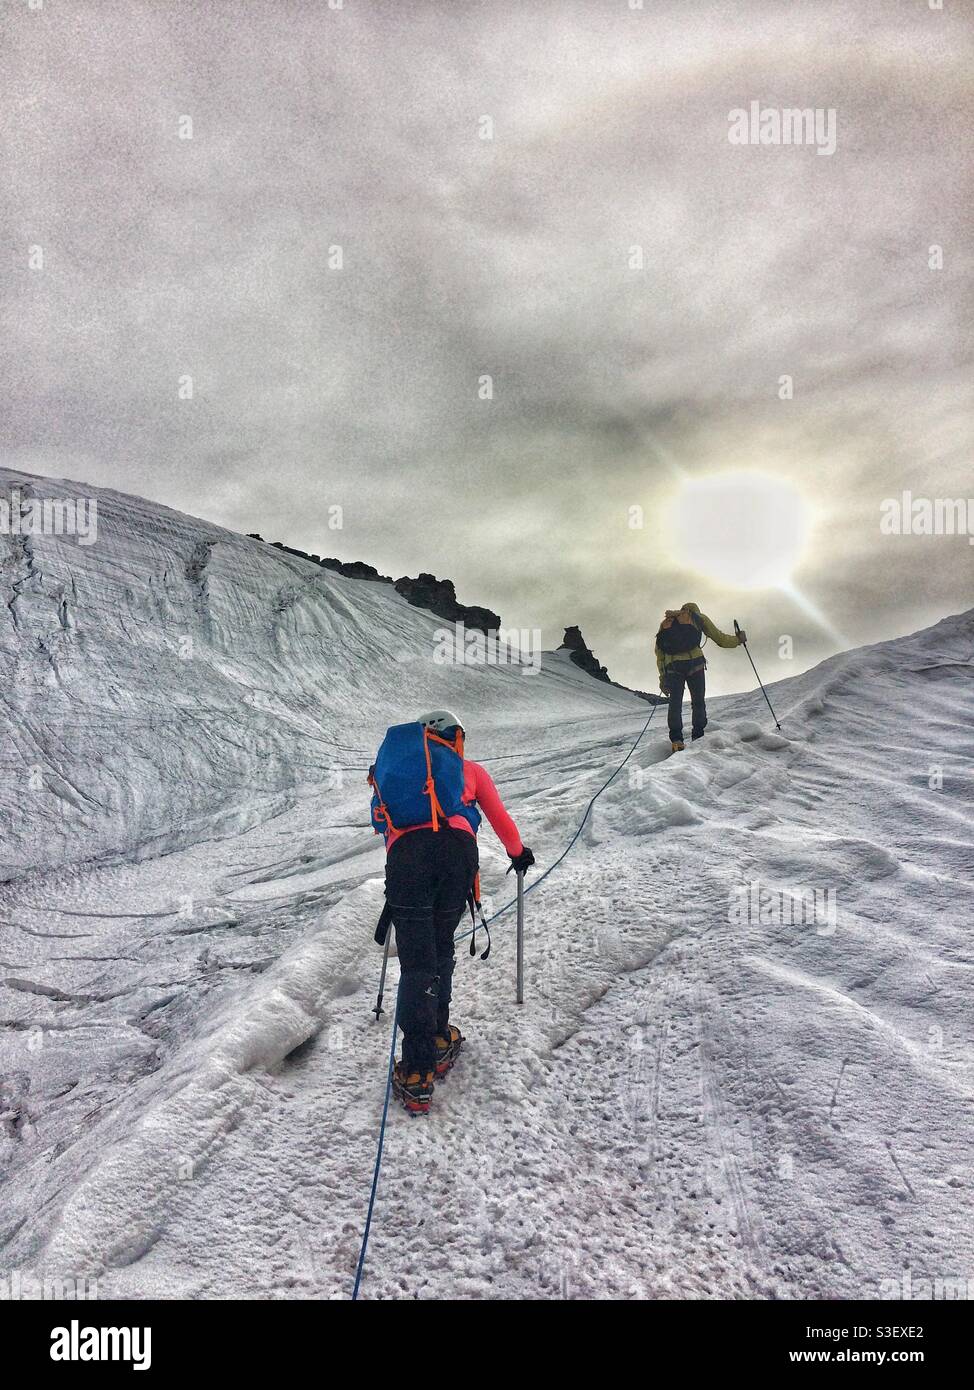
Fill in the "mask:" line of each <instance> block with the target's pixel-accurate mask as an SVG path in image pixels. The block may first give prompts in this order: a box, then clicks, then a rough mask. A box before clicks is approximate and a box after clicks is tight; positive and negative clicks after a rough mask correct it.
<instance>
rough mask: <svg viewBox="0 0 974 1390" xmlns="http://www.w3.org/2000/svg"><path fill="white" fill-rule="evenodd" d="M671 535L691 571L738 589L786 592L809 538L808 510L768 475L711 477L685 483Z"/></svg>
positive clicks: (798, 496) (679, 559)
mask: <svg viewBox="0 0 974 1390" xmlns="http://www.w3.org/2000/svg"><path fill="white" fill-rule="evenodd" d="M668 530H669V535H670V537H671V541H672V546H673V557H674V559H675V560H676V561H677V562H678V563H679V564H680V565H682V566H684V567H686V568H687V569H694V570H697V571H698V572H699V573H700V574H702V575H706V576H707V578H709V579H714V580H717V581H718V582H719V583H721V584H729V585H732V586H733V587H734V588H737V589H773V588H786V587H788V586H789V585H790V583H791V576H792V574H793V572H794V570H795V568H796V567H797V565H798V564H799V562H800V560H801V558H802V553H803V551H804V548H805V542H806V540H807V537H808V532H809V515H808V507H807V505H806V503H805V500H804V498H803V497H802V495H801V493H800V492H799V491H798V489H797V488H795V487H793V486H792V484H791V483H788V482H784V481H783V480H782V479H780V478H773V477H771V476H770V475H769V474H767V473H758V472H749V471H739V472H727V473H712V474H710V475H708V476H707V477H705V478H688V479H687V480H686V482H684V483H683V485H682V486H681V488H680V491H679V492H678V493H677V495H676V497H675V498H674V501H673V505H672V508H671V512H670V517H669V527H668Z"/></svg>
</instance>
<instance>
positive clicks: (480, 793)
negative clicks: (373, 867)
mask: <svg viewBox="0 0 974 1390" xmlns="http://www.w3.org/2000/svg"><path fill="white" fill-rule="evenodd" d="M463 800H464V802H465V803H466V804H467V805H468V806H474V805H476V806H477V807H478V808H479V810H481V811H483V813H484V815H485V816H486V817H487V819H488V820H489V821H490V824H491V826H492V827H493V830H494V832H495V834H496V835H497V838H498V839H499V840H500V842H501V844H502V845H503V846H504V848H505V850H506V851H507V853H508V854H509V855H511V856H512V858H516V857H517V855H519V854H520V853H521V850H522V849H523V848H524V846H523V845H522V844H521V837H520V835H519V834H518V829H517V826H516V825H515V824H514V822H513V820H512V819H511V817H510V815H509V814H508V812H507V809H506V808H505V806H504V803H503V801H501V797H500V792H499V791H498V790H497V788H496V787H495V786H494V779H493V778H492V777H491V775H490V773H489V772H488V771H487V769H486V768H485V767H481V765H480V763H474V762H471V761H470V759H469V758H464V760H463ZM430 824H431V825H432V821H431V822H430ZM449 824H450V825H452V826H455V827H456V829H457V830H466V831H468V832H469V833H470V834H471V835H473V834H474V833H475V831H474V828H473V826H472V825H471V824H470V822H469V821H468V820H467V818H466V816H450V818H449ZM419 829H421V827H420V826H417V825H411V826H409V827H408V828H407V829H405V830H390V831H389V833H388V835H387V836H386V849H387V850H388V849H389V848H390V846H392V845H393V844H395V842H396V840H398V839H399V836H400V835H408V834H409V831H410V830H419Z"/></svg>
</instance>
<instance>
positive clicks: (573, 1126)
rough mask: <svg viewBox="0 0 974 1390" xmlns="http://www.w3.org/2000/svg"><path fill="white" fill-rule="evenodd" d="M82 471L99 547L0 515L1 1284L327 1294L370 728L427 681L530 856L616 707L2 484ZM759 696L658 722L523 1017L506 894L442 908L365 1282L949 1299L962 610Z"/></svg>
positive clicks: (587, 682)
mask: <svg viewBox="0 0 974 1390" xmlns="http://www.w3.org/2000/svg"><path fill="white" fill-rule="evenodd" d="M81 490H83V491H84V492H85V493H86V494H89V495H92V496H95V497H97V503H98V512H97V520H98V531H97V539H96V540H95V542H94V543H93V544H90V545H81V544H79V543H78V539H77V538H76V537H72V536H69V535H50V534H30V535H25V534H20V535H17V534H6V535H0V590H2V601H3V616H2V618H0V667H2V670H0V835H2V854H0V1074H2V1079H0V1282H4V1286H5V1287H10V1281H11V1280H16V1279H19V1280H27V1279H34V1278H44V1277H46V1278H49V1279H50V1280H51V1281H57V1280H62V1281H70V1280H77V1281H81V1280H86V1281H93V1282H94V1284H95V1285H96V1286H97V1289H98V1291H99V1292H100V1293H101V1294H102V1295H103V1296H133V1297H150V1296H160V1295H161V1296H171V1297H203V1298H226V1297H233V1296H252V1297H259V1298H287V1297H319V1298H320V1297H345V1296H347V1295H348V1293H349V1291H350V1288H351V1283H352V1279H353V1277H354V1271H355V1263H356V1259H357V1257H358V1251H359V1242H360V1239H361V1231H362V1223H363V1220H364V1215H365V1209H366V1204H367V1201H368V1195H369V1186H370V1182H371V1175H372V1162H373V1158H374V1153H375V1142H376V1138H377V1134H378V1127H379V1120H380V1116H381V1111H382V1100H383V1094H384V1080H385V1068H386V1060H387V1056H388V1045H389V1035H388V1031H387V1027H386V1023H387V1021H388V1015H386V1016H385V1017H384V1019H383V1020H382V1022H381V1023H379V1024H377V1023H376V1022H375V1020H374V1019H373V1017H372V1015H371V1013H370V1008H371V1005H372V1003H373V1000H374V995H375V989H376V984H377V978H378V969H379V956H378V951H377V948H376V947H375V945H374V944H373V942H372V928H373V926H374V922H375V917H376V916H377V914H378V911H379V907H380V905H381V899H382V864H383V854H382V849H381V846H380V844H379V842H378V840H377V839H376V838H375V837H374V836H373V835H372V833H371V831H370V829H369V826H368V815H367V805H368V792H367V788H366V786H365V782H364V777H365V771H366V768H367V766H368V763H369V761H370V758H371V756H372V753H373V751H374V749H375V747H376V745H377V742H378V740H379V738H380V736H381V733H382V731H383V729H384V728H385V726H386V725H387V724H389V723H393V722H397V721H399V720H401V719H405V718H409V717H411V716H412V715H414V714H415V713H417V712H418V711H419V710H420V709H422V708H426V707H429V706H431V705H447V706H449V707H453V708H457V709H458V710H460V711H462V713H463V716H464V718H465V722H466V725H467V728H468V731H469V736H468V747H469V750H470V752H471V755H472V756H474V757H477V758H478V759H480V760H482V761H484V762H485V763H486V764H487V765H488V767H489V768H490V769H491V771H492V773H493V774H494V776H495V778H496V780H497V783H498V785H499V787H500V789H501V792H502V794H503V796H504V797H505V800H506V801H507V803H508V805H509V807H510V809H511V810H512V813H513V814H514V816H515V818H516V819H517V820H518V823H519V825H520V827H521V830H522V834H523V836H524V839H525V841H526V842H527V843H529V844H531V845H532V847H533V848H534V850H535V853H536V855H537V857H538V860H539V867H541V868H543V867H544V866H545V865H546V864H550V863H551V862H552V861H553V860H554V859H555V858H556V857H557V856H558V855H559V854H560V853H561V851H562V849H563V848H564V846H565V845H566V844H567V842H568V841H569V840H570V838H571V836H572V834H573V833H574V830H575V828H576V827H577V825H578V823H579V821H580V819H581V817H582V814H583V812H584V810H585V807H586V805H587V804H588V802H589V799H590V798H591V796H592V795H593V793H594V792H595V791H596V790H597V789H598V788H599V787H600V786H601V785H602V783H604V782H605V780H606V778H607V777H608V776H609V774H610V773H611V772H612V770H613V769H614V768H615V767H616V766H618V764H619V763H621V762H622V760H623V759H624V758H625V756H626V754H627V752H628V751H629V750H630V748H631V747H632V745H633V743H634V741H635V740H636V739H637V736H638V735H639V733H640V731H641V730H642V729H643V726H644V724H645V722H646V719H647V715H648V713H649V707H648V706H647V705H646V703H645V702H643V701H641V700H639V699H637V698H636V697H635V696H633V695H631V694H629V693H627V692H625V691H623V690H621V689H618V688H616V687H612V686H610V685H606V684H604V683H601V682H599V681H596V680H593V679H592V678H591V677H590V676H588V675H586V674H585V673H584V672H583V671H581V670H580V669H579V668H578V667H577V666H574V665H573V664H572V663H571V662H570V660H569V659H568V657H567V656H566V655H565V654H564V653H556V652H550V653H546V654H545V656H544V659H543V662H542V664H541V669H540V671H536V672H534V673H532V674H528V672H527V670H526V669H524V668H521V667H518V666H504V665H476V664H469V665H444V664H442V663H441V662H440V661H438V660H437V650H438V646H437V640H436V634H437V632H438V631H440V630H441V629H442V628H443V626H444V625H443V623H442V622H441V620H440V619H438V618H436V617H434V616H433V615H432V614H430V613H427V612H425V611H424V610H421V609H418V608H415V607H411V606H410V605H409V604H408V603H406V601H405V600H404V599H403V598H401V597H400V596H399V595H398V594H397V593H396V592H395V591H394V590H393V589H392V587H391V586H390V585H384V584H379V583H372V582H368V581H365V580H357V579H348V578H344V577H343V576H341V575H338V574H334V573H330V572H328V571H326V570H323V569H321V568H319V567H317V566H315V565H312V564H310V563H308V562H306V561H303V560H301V559H298V558H296V557H294V556H291V555H288V554H286V553H284V552H282V551H280V550H277V549H275V548H273V547H271V546H269V545H266V544H264V543H263V542H261V541H258V540H253V539H250V538H247V537H244V536H240V535H236V534H234V533H232V532H228V531H225V530H222V529H221V528H219V527H216V526H212V525H209V524H207V523H206V522H203V521H199V520H196V519H194V518H191V517H187V516H182V515H180V514H178V513H175V512H173V511H170V510H168V509H166V508H165V507H162V506H159V505H157V504H154V503H149V502H145V501H141V500H139V499H137V498H134V497H128V496H125V495H123V494H120V493H116V492H110V491H107V490H95V489H90V488H87V487H85V488H84V489H80V488H79V485H77V484H71V483H68V482H62V481H60V480H56V479H50V478H39V477H36V478H35V477H33V476H29V475H26V474H19V473H12V472H0V493H3V494H4V495H7V496H10V495H11V493H12V492H13V491H17V492H18V493H19V494H20V495H21V497H22V498H24V499H29V498H35V499H43V498H44V497H58V496H65V495H72V494H73V495H76V494H77V493H78V492H79V491H81ZM657 606H658V607H660V606H662V604H659V605H657ZM570 616H571V614H567V615H566V617H570ZM649 621H650V619H649V617H648V615H647V624H649ZM650 644H651V633H650V631H649V626H647V668H649V667H650V665H651V653H650V651H649V647H650ZM718 659H720V660H737V659H739V658H738V656H737V654H735V653H721V654H720V655H719V658H718ZM771 694H772V699H773V701H774V703H775V707H776V709H777V711H778V714H779V717H780V718H781V721H782V726H783V728H782V731H781V732H780V733H779V732H777V731H775V730H774V729H773V727H770V724H771V721H770V719H769V716H768V712H767V707H766V706H765V705H764V701H763V699H762V697H761V695H760V692H756V693H754V694H750V695H744V696H734V697H727V698H723V699H717V700H713V701H712V702H711V724H710V727H709V728H708V732H707V737H706V739H704V740H703V741H702V742H701V743H699V744H696V745H694V746H692V747H688V749H687V751H686V752H685V753H682V754H679V755H677V756H674V757H671V756H670V751H669V744H668V741H667V739H666V735H665V727H664V713H663V712H662V711H660V712H659V713H657V714H656V715H655V717H654V719H653V721H652V722H651V723H650V726H649V728H648V730H646V732H645V734H644V735H643V737H642V739H641V740H640V742H639V744H638V746H637V747H636V750H635V752H634V753H633V755H632V757H631V758H630V760H629V762H628V763H627V765H626V767H625V768H624V769H623V771H622V772H621V773H620V775H619V776H618V777H617V778H616V779H615V780H614V781H613V782H612V783H611V785H610V786H609V787H608V788H607V790H606V791H605V792H604V793H603V795H602V796H601V797H600V798H599V800H598V801H597V802H596V804H595V807H594V808H593V810H592V813H591V815H590V816H589V818H588V820H587V822H586V825H585V829H584V831H583V833H582V835H581V836H580V838H579V841H578V843H577V844H576V845H575V847H574V848H573V850H572V852H571V854H570V855H569V857H568V858H567V859H566V861H565V862H564V864H562V865H561V866H560V867H559V868H558V869H556V870H555V872H554V873H553V874H552V875H551V876H550V877H549V878H548V879H547V880H546V881H545V882H544V884H542V885H540V886H539V888H538V890H537V891H536V892H533V893H532V894H531V896H530V897H529V899H528V914H527V916H528V920H527V997H526V1002H525V1004H524V1005H523V1006H522V1007H520V1008H519V1007H518V1006H517V1005H516V1004H515V1003H514V997H513V996H514V989H513V939H512V928H511V924H510V914H507V915H506V916H504V917H501V918H500V919H499V920H498V922H497V923H496V925H495V929H494V948H493V951H492V954H491V957H490V960H489V961H487V962H486V963H482V962H480V961H479V960H476V959H471V958H470V956H469V955H468V954H467V952H466V943H465V942H464V943H462V944H461V946H460V950H459V956H460V960H459V965H458V970H457V978H456V988H455V1008H456V1016H457V1019H458V1021H459V1022H460V1023H461V1026H462V1027H463V1028H464V1031H465V1033H467V1035H468V1038H469V1042H468V1045H467V1048H466V1050H465V1052H464V1055H463V1058H462V1061H461V1063H460V1064H459V1065H458V1067H457V1068H456V1070H455V1072H454V1073H453V1075H452V1076H451V1078H450V1080H449V1081H448V1082H447V1083H445V1084H444V1085H442V1086H440V1087H439V1088H438V1090H437V1094H436V1099H435V1105H434V1111H433V1114H432V1115H431V1116H430V1117H429V1119H428V1121H422V1122H410V1121H409V1119H408V1118H407V1117H406V1116H405V1115H403V1114H401V1113H395V1114H394V1115H392V1116H391V1118H390V1123H389V1132H388V1135H387V1141H386V1146H385V1159H384V1167H383V1173H382V1180H381V1185H380V1189H379V1198H378V1202H377V1205H376V1212H375V1222H374V1226H373V1234H372V1241H371V1245H370V1250H369V1258H368V1264H367V1267H366V1276H365V1281H364V1284H363V1296H366V1297H376V1298H379V1297H421V1298H447V1297H462V1298H481V1299H482V1298H562V1297H579V1298H593V1297H596V1298H597V1297H611V1298H667V1297H698V1298H754V1297H757V1298H850V1297H877V1296H886V1297H915V1298H928V1297H931V1296H934V1294H936V1292H937V1289H938V1288H941V1289H943V1288H945V1287H950V1288H952V1289H955V1290H956V1289H958V1288H961V1287H964V1288H966V1289H967V1294H966V1296H969V1294H970V1292H971V1291H972V1289H974V1236H972V1226H974V1223H972V1208H974V1201H972V1183H974V1170H972V1163H971V1154H972V1138H974V1123H972V1112H974V1091H972V1085H974V1066H972V1056H974V1053H972V1027H974V1024H972V1009H971V986H972V972H974V946H972V943H971V920H972V912H971V908H972V904H974V847H972V839H974V836H972V817H971V806H972V787H974V777H972V768H974V718H972V716H974V613H965V614H961V615H959V616H955V617H950V618H946V619H944V620H943V621H942V622H940V623H938V624H936V625H935V626H934V627H932V628H929V629H927V630H925V631H923V632H920V633H917V634H914V635H913V636H911V637H907V638H901V639H898V640H896V641H891V642H885V643H880V644H878V645H876V646H871V647H867V648H863V649H860V650H856V651H851V652H845V653H842V654H841V655H839V656H836V657H833V658H832V659H830V660H829V661H826V662H824V663H823V664H822V665H821V666H819V667H817V668H816V669H814V670H812V671H809V672H806V673H805V674H804V675H802V676H799V677H794V678H791V679H785V680H781V681H778V682H777V683H775V684H774V686H773V687H772V688H771ZM481 847H482V865H483V882H484V888H485V892H486V893H487V895H488V898H489V899H492V900H493V905H494V906H495V907H498V906H501V905H503V904H504V903H505V902H506V901H507V894H506V889H505V882H504V870H505V868H506V867H507V864H506V857H505V856H504V855H503V853H502V851H501V849H500V846H499V845H498V844H497V843H496V841H493V840H492V836H491V833H490V831H489V829H485V830H484V832H483V833H482V835H481ZM392 971H393V975H394V973H395V966H394V964H393V967H392ZM938 1281H939V1283H938Z"/></svg>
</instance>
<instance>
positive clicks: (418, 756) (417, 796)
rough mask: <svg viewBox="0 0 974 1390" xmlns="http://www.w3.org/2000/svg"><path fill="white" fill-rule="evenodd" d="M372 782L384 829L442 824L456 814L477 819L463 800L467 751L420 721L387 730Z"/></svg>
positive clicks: (376, 821) (376, 814)
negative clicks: (455, 745) (461, 749)
mask: <svg viewBox="0 0 974 1390" xmlns="http://www.w3.org/2000/svg"><path fill="white" fill-rule="evenodd" d="M369 786H370V787H371V788H372V825H373V828H374V829H375V830H376V831H377V832H378V833H379V834H386V833H388V831H390V830H409V829H415V828H416V827H417V826H426V825H431V826H432V827H433V829H434V830H439V828H440V825H439V823H440V821H441V820H444V821H445V820H447V819H448V818H449V817H450V816H456V815H466V816H467V819H468V820H469V819H471V817H470V816H469V815H468V812H470V811H471V810H473V808H472V807H468V806H464V804H463V758H462V756H461V754H460V753H459V751H458V750H457V748H456V747H454V745H453V744H452V743H448V742H447V741H446V739H443V738H440V736H439V734H435V733H433V731H432V730H431V729H427V728H425V727H424V726H423V725H422V724H420V723H418V722H417V723H413V724H393V726H392V728H391V729H387V730H386V736H385V738H384V739H383V740H382V744H381V746H380V748H379V751H378V753H377V754H376V758H375V762H374V764H373V765H372V767H371V768H370V769H369ZM473 814H474V815H477V812H476V811H473ZM477 821H478V824H479V821H480V817H479V815H477ZM474 829H476V827H474Z"/></svg>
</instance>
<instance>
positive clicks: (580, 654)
mask: <svg viewBox="0 0 974 1390" xmlns="http://www.w3.org/2000/svg"><path fill="white" fill-rule="evenodd" d="M559 650H560V651H567V652H569V654H570V655H571V659H572V661H574V663H575V665H576V666H581V668H582V670H583V671H587V672H588V674H589V675H590V676H594V677H595V679H596V680H597V681H606V682H607V683H608V684H610V685H611V684H612V682H611V681H610V680H609V673H608V671H607V670H606V669H605V667H604V666H602V665H600V664H599V661H598V659H597V657H596V655H595V653H594V652H593V651H592V650H591V648H590V647H589V645H588V643H587V642H586V641H585V638H584V637H583V636H582V630H581V628H579V627H566V628H565V637H564V640H563V642H562V644H561V647H560V648H559Z"/></svg>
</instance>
